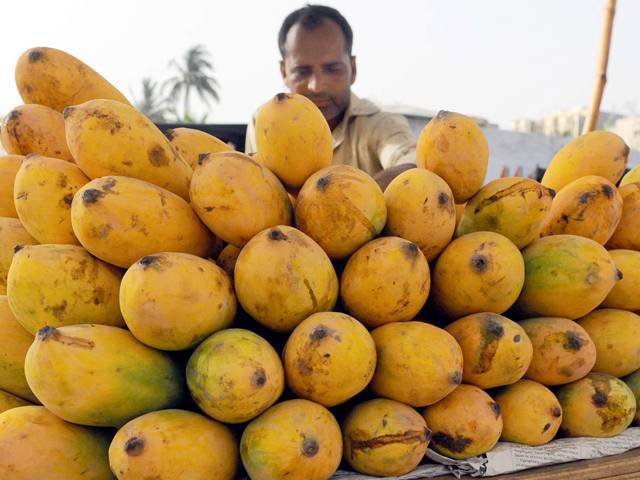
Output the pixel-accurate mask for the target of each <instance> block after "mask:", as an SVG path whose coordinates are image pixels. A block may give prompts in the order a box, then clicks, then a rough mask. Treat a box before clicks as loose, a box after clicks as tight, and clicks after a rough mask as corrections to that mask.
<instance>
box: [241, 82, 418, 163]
mask: <svg viewBox="0 0 640 480" xmlns="http://www.w3.org/2000/svg"><path fill="white" fill-rule="evenodd" d="M331 135H332V136H333V164H334V165H351V166H353V167H357V168H359V169H361V170H364V171H365V172H367V173H368V174H369V175H375V174H376V173H378V172H379V171H381V170H383V169H386V168H389V167H393V166H394V165H400V164H403V163H415V162H416V141H415V138H414V136H413V133H412V132H411V128H410V127H409V122H407V119H406V118H405V117H404V116H402V115H398V114H394V113H387V112H383V111H382V110H380V109H379V108H378V107H377V106H376V105H375V104H374V103H372V102H370V101H369V100H365V99H361V98H358V97H357V96H356V95H355V94H354V93H351V100H350V102H349V106H348V107H347V111H346V112H345V114H344V118H343V119H342V121H341V122H340V123H339V124H338V125H337V126H336V128H335V129H334V130H333V132H331ZM256 150H257V148H256V134H255V114H254V116H253V118H252V119H251V123H250V124H249V125H248V126H247V138H246V142H245V152H246V153H255V152H256Z"/></svg>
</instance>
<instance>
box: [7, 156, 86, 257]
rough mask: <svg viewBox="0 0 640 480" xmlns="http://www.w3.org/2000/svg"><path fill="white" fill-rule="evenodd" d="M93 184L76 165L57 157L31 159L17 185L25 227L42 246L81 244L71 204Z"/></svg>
mask: <svg viewBox="0 0 640 480" xmlns="http://www.w3.org/2000/svg"><path fill="white" fill-rule="evenodd" d="M88 182H89V179H88V178H87V176H86V175H85V174H84V173H82V170H80V169H79V168H78V167H77V166H76V165H74V164H72V163H69V162H65V161H64V160H58V159H56V158H49V157H40V156H30V157H27V158H26V159H25V160H24V162H22V166H21V167H20V170H18V173H17V174H16V178H15V184H14V198H15V207H16V210H17V212H18V217H19V218H20V221H21V222H22V225H24V228H26V229H27V231H28V232H29V233H30V234H31V235H33V237H34V238H36V239H37V240H38V242H40V243H69V244H72V245H78V244H79V242H78V239H77V238H76V236H75V235H74V233H73V228H72V226H71V202H72V201H73V196H74V195H75V193H76V192H77V191H78V190H80V188H81V187H82V186H83V185H85V184H86V183H88Z"/></svg>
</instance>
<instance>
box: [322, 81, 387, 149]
mask: <svg viewBox="0 0 640 480" xmlns="http://www.w3.org/2000/svg"><path fill="white" fill-rule="evenodd" d="M379 111H380V109H379V108H378V106H377V105H376V104H375V103H373V102H371V101H369V100H366V99H364V98H360V97H358V96H357V95H356V94H355V93H353V92H351V97H350V99H349V106H348V107H347V110H346V111H345V112H344V117H343V118H342V121H341V122H340V123H339V124H338V125H337V126H336V128H334V129H333V132H331V133H332V136H333V148H334V149H336V148H338V147H339V146H340V144H342V141H343V140H344V135H345V130H346V128H347V125H348V124H349V120H350V119H351V117H357V116H366V115H373V114H375V113H378V112H379Z"/></svg>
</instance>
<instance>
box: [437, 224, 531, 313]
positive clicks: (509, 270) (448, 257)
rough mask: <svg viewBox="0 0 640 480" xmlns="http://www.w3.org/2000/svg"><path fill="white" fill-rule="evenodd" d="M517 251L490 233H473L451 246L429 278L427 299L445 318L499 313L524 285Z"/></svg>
mask: <svg viewBox="0 0 640 480" xmlns="http://www.w3.org/2000/svg"><path fill="white" fill-rule="evenodd" d="M524 275H525V269H524V261H523V259H522V255H521V254H520V251H519V250H518V248H517V247H516V246H515V245H514V244H513V243H512V242H511V241H510V240H509V239H508V238H506V237H504V236H502V235H500V234H499V233H494V232H473V233H470V234H468V235H464V236H463V237H460V238H457V239H456V240H454V241H453V242H451V243H450V244H449V245H448V246H447V248H445V250H444V252H442V254H441V255H440V257H439V258H438V260H437V262H436V266H435V268H434V270H433V275H432V276H431V294H430V295H431V298H432V299H433V301H434V303H435V304H436V305H437V306H438V307H439V308H440V309H441V310H442V311H443V312H444V313H445V314H446V315H447V316H448V317H449V318H454V319H455V318H460V317H462V316H464V315H469V314H471V313H479V312H494V313H503V312H504V311H506V310H507V309H508V308H509V307H511V305H513V303H514V302H515V301H516V299H517V298H518V295H519V294H520V290H521V289H522V285H523V283H524Z"/></svg>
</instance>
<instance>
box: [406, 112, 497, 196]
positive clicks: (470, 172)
mask: <svg viewBox="0 0 640 480" xmlns="http://www.w3.org/2000/svg"><path fill="white" fill-rule="evenodd" d="M416 161H417V164H418V167H420V168H426V169H428V170H431V171H432V172H434V173H436V174H438V175H439V176H440V177H442V178H443V179H444V180H445V182H447V183H448V184H449V186H450V187H451V190H452V191H453V196H454V198H455V201H456V203H463V202H464V201H466V200H468V199H469V198H471V197H472V196H473V195H474V194H475V193H476V192H477V191H478V190H480V187H482V184H483V183H484V178H485V176H486V175H487V167H488V165H489V145H488V143H487V139H486V138H485V136H484V133H482V130H481V129H480V127H479V126H478V124H477V123H476V122H475V120H473V119H472V118H469V117H467V116H465V115H461V114H459V113H455V112H447V111H445V110H440V111H439V112H438V114H437V115H436V116H435V117H434V118H432V119H431V120H430V121H429V123H427V125H426V126H425V127H424V128H423V129H422V132H421V133H420V136H419V137H418V144H417V146H416Z"/></svg>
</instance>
